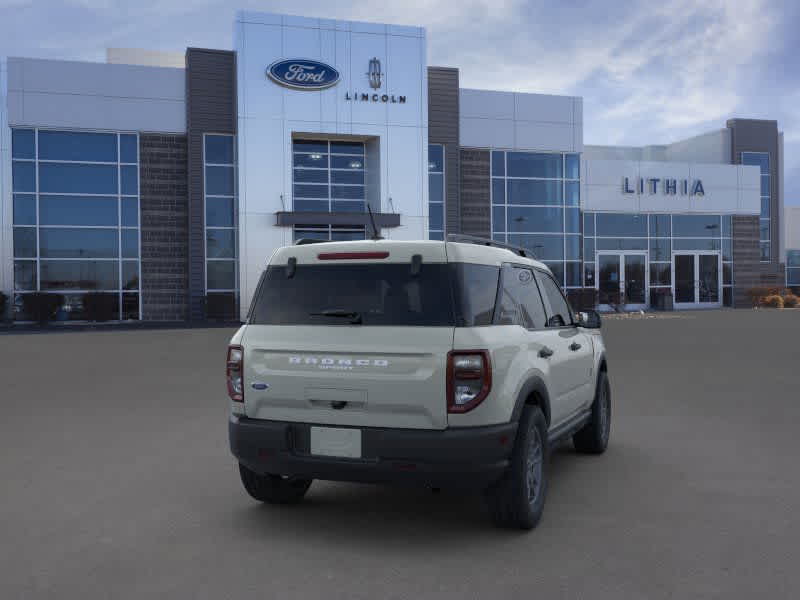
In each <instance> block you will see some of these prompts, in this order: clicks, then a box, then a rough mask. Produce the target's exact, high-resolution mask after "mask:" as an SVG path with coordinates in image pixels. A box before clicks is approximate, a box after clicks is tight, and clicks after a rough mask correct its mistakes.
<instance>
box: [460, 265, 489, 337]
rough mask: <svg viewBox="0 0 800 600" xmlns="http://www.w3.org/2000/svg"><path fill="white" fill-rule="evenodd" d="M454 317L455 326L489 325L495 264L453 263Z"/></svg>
mask: <svg viewBox="0 0 800 600" xmlns="http://www.w3.org/2000/svg"><path fill="white" fill-rule="evenodd" d="M452 268H453V273H454V278H455V286H454V290H453V291H454V294H455V298H456V318H457V323H458V326H459V327H479V326H481V325H491V324H492V317H493V315H494V301H495V299H496V297H497V280H498V278H499V276H500V269H499V267H492V266H488V265H474V264H470V263H453V266H452Z"/></svg>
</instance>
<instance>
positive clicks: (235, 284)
mask: <svg viewBox="0 0 800 600" xmlns="http://www.w3.org/2000/svg"><path fill="white" fill-rule="evenodd" d="M203 161H204V173H205V209H206V224H205V233H206V294H207V296H208V297H209V298H208V300H209V301H210V302H209V306H212V305H214V304H217V303H219V302H220V301H221V302H223V303H224V304H226V305H229V306H232V305H234V303H235V302H236V297H237V295H238V291H239V273H238V271H239V269H238V261H237V258H238V256H237V254H238V239H237V236H238V230H237V222H238V221H237V201H236V198H237V195H236V137H235V136H233V135H228V134H216V133H214V134H210V133H207V134H205V135H204V136H203Z"/></svg>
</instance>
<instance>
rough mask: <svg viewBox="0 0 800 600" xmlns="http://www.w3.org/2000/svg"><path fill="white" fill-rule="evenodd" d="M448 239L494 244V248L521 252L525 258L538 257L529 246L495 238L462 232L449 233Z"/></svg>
mask: <svg viewBox="0 0 800 600" xmlns="http://www.w3.org/2000/svg"><path fill="white" fill-rule="evenodd" d="M447 241H448V242H464V243H466V244H478V245H480V246H492V247H494V248H505V249H506V250H511V251H512V252H514V253H516V254H519V255H520V256H524V257H525V258H536V255H535V254H534V253H533V252H531V251H530V250H528V249H527V248H523V247H521V246H514V245H512V244H504V243H503V242H496V241H494V240H490V239H488V238H482V237H478V236H475V235H464V234H461V233H448V234H447Z"/></svg>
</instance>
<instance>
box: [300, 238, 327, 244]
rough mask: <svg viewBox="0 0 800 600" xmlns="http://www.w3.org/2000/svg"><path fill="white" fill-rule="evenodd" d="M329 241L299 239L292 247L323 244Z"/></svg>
mask: <svg viewBox="0 0 800 600" xmlns="http://www.w3.org/2000/svg"><path fill="white" fill-rule="evenodd" d="M329 241H330V240H316V239H314V238H300V239H299V240H297V241H296V242H295V243H294V245H295V246H305V245H306V244H324V243H325V242H329Z"/></svg>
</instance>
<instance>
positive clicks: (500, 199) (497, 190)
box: [492, 179, 506, 204]
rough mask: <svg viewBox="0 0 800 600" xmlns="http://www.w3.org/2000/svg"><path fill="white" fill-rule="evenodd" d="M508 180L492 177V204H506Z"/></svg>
mask: <svg viewBox="0 0 800 600" xmlns="http://www.w3.org/2000/svg"><path fill="white" fill-rule="evenodd" d="M505 201H506V180H505V179H492V204H505Z"/></svg>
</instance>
